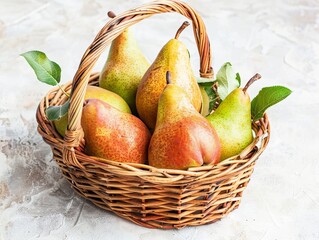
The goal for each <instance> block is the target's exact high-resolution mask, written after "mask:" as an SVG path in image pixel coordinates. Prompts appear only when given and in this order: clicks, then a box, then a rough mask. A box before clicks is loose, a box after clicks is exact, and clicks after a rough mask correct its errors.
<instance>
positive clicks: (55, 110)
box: [45, 99, 70, 121]
mask: <svg viewBox="0 0 319 240" xmlns="http://www.w3.org/2000/svg"><path fill="white" fill-rule="evenodd" d="M69 106H70V99H68V100H67V101H66V102H65V103H64V104H63V105H60V106H50V107H48V108H47V109H46V110H45V114H46V115H47V118H48V119H49V120H51V121H52V120H58V119H60V118H61V117H63V116H64V115H65V114H66V113H67V112H68V110H69Z"/></svg>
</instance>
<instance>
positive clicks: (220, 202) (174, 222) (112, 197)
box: [36, 0, 270, 229]
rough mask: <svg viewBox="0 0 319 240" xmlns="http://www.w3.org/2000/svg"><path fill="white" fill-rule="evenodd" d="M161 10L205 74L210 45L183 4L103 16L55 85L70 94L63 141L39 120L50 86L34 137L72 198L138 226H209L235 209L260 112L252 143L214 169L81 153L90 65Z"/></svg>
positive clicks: (250, 165)
mask: <svg viewBox="0 0 319 240" xmlns="http://www.w3.org/2000/svg"><path fill="white" fill-rule="evenodd" d="M165 12H177V13H180V14H182V15H184V16H185V17H187V18H189V19H190V20H191V21H192V24H193V30H194V37H195V41H196V44H197V47H198V52H199V55H200V61H201V62H200V74H201V76H202V77H213V70H212V67H211V51H210V43H209V39H208V36H207V34H206V30H205V25H204V23H203V21H202V19H201V17H200V16H199V15H198V14H197V13H196V12H195V10H194V9H192V8H191V7H190V6H189V5H187V4H186V3H183V2H180V1H175V0H160V1H155V2H152V3H150V4H146V5H143V6H141V7H139V8H136V9H133V10H130V11H127V12H124V13H123V14H120V15H118V16H117V17H115V18H114V19H111V20H110V21H109V22H108V23H107V24H106V25H105V26H104V27H103V28H102V29H101V30H100V32H99V33H98V34H97V36H96V38H95V39H94V41H93V42H92V44H91V45H90V46H89V47H88V49H87V50H86V52H85V53H84V55H83V58H82V59H81V62H80V65H79V68H78V70H77V72H76V74H75V76H74V79H73V81H72V83H71V82H70V83H68V84H66V85H64V86H63V90H64V91H66V92H69V93H71V102H70V108H69V112H68V114H69V117H68V130H67V132H66V135H65V137H64V138H61V136H60V135H59V134H58V133H57V131H56V130H55V128H54V126H53V124H52V122H51V121H49V120H48V119H47V118H46V115H45V109H46V108H47V107H49V106H55V105H60V104H63V103H64V102H65V101H66V100H67V98H66V97H65V95H64V94H63V91H62V90H61V89H59V88H54V89H52V90H51V91H50V92H49V93H48V94H47V95H46V96H45V97H44V98H43V99H42V101H41V102H40V104H39V107H38V110H37V115H36V117H37V121H38V131H39V133H40V134H41V136H42V137H43V139H44V141H45V142H46V143H48V144H49V145H50V147H51V149H52V152H53V157H54V159H55V160H56V162H57V163H58V165H59V168H60V169H61V171H62V173H63V175H64V176H65V178H66V179H67V180H68V181H69V182H70V184H71V186H72V187H73V188H74V189H75V190H76V191H77V192H78V193H79V194H80V195H82V196H83V197H84V198H86V199H89V200H90V201H91V202H93V203H94V204H95V205H97V206H99V207H101V208H103V209H106V210H109V211H112V212H114V213H115V214H117V215H119V216H121V217H123V218H125V219H128V220H130V221H132V222H134V223H136V224H138V225H142V226H145V227H149V228H165V229H170V228H182V227H185V226H195V225H203V224H207V223H212V222H215V221H217V220H219V219H221V218H222V217H224V216H225V215H226V214H228V213H229V212H231V211H232V210H233V209H235V208H237V207H238V206H239V203H240V200H241V197H242V193H243V191H244V189H245V188H246V186H247V184H248V182H249V180H250V176H251V174H252V172H253V169H254V165H255V162H256V160H257V159H258V157H259V156H260V154H261V153H262V152H263V151H264V149H265V148H266V146H267V144H268V141H269V136H270V135H269V134H270V125H269V121H268V118H267V115H266V114H265V115H264V117H263V118H262V119H260V120H259V121H258V122H255V123H253V130H254V132H255V139H254V141H253V143H252V144H251V145H249V146H248V147H247V148H246V149H245V150H244V151H243V152H242V153H241V154H240V155H238V156H234V157H232V158H229V159H226V160H224V161H222V162H221V163H219V164H217V165H215V166H212V165H206V166H201V167H196V168H191V169H189V170H187V171H184V170H170V169H157V168H154V167H151V166H148V165H143V164H133V163H129V164H125V163H119V162H114V161H110V160H107V159H101V158H96V157H92V156H87V155H85V154H84V153H83V145H84V144H85V143H84V140H83V134H82V131H81V124H80V122H81V114H82V103H83V100H84V95H85V91H86V87H87V85H88V84H90V85H97V84H98V73H94V74H92V73H91V71H92V68H93V67H94V64H95V63H96V61H97V60H98V58H99V56H100V55H101V53H102V52H103V50H104V49H105V47H106V46H107V45H108V44H110V43H111V42H112V40H113V39H114V38H116V37H117V36H118V35H119V34H120V33H121V32H122V31H124V29H125V28H127V27H129V26H131V25H133V24H135V23H137V22H139V21H141V20H143V19H145V18H148V17H151V16H152V15H155V14H160V13H165Z"/></svg>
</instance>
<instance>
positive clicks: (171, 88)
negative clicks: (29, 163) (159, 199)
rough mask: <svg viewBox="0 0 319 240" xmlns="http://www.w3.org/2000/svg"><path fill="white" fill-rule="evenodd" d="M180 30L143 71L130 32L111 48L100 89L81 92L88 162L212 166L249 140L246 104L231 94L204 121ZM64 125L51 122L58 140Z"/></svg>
mask: <svg viewBox="0 0 319 240" xmlns="http://www.w3.org/2000/svg"><path fill="white" fill-rule="evenodd" d="M187 25H188V23H187V22H184V23H183V25H182V26H181V27H180V28H179V29H178V31H177V33H176V35H175V37H174V38H173V39H171V40H169V41H168V42H167V43H166V44H165V45H164V46H163V48H162V49H161V50H160V52H159V53H158V55H157V57H156V59H155V60H154V62H153V63H152V64H151V65H150V64H149V63H148V61H147V60H146V58H145V57H144V55H143V54H142V52H141V50H140V49H139V48H138V46H137V42H136V40H135V39H134V36H133V35H132V32H131V30H130V29H126V30H125V31H124V32H122V33H121V34H120V35H119V36H118V37H117V38H116V39H114V41H113V42H112V45H111V48H110V51H109V56H108V58H107V61H106V63H105V65H104V67H103V70H102V71H101V74H100V78H99V86H98V87H94V86H88V88H87V92H86V96H85V102H84V105H83V112H82V118H81V125H82V128H83V132H84V139H85V152H86V154H88V155H92V156H97V157H101V158H106V159H110V160H114V161H120V162H131V163H142V164H149V165H151V166H154V167H158V168H167V169H188V168H190V167H197V166H201V165H203V164H217V163H218V162H219V161H221V160H223V159H226V158H228V157H230V156H233V155H236V154H239V153H240V152H241V151H242V150H243V149H244V148H245V147H246V146H247V145H249V144H250V143H251V142H252V140H253V135H252V127H251V116H250V99H249V96H248V94H247V93H246V89H247V88H244V89H240V88H238V89H235V90H234V91H233V92H232V93H230V94H229V95H228V96H227V98H226V99H225V100H224V101H223V102H222V103H221V105H220V106H219V107H218V108H217V109H216V111H214V112H213V113H211V114H210V115H208V116H203V115H201V114H200V113H199V112H200V110H201V105H202V95H201V91H200V88H199V86H198V83H197V81H196V78H195V77H194V74H193V72H192V68H191V64H190V57H189V52H188V50H187V48H186V46H185V45H184V44H183V43H182V42H181V41H180V40H179V39H178V37H179V35H180V33H181V32H182V31H183V29H184V28H185V27H186V26H187ZM66 118H67V117H64V119H63V118H62V119H60V120H58V121H56V122H55V125H56V128H57V130H58V132H59V133H60V134H61V135H62V136H63V135H64V132H65V129H66V122H67V119H66Z"/></svg>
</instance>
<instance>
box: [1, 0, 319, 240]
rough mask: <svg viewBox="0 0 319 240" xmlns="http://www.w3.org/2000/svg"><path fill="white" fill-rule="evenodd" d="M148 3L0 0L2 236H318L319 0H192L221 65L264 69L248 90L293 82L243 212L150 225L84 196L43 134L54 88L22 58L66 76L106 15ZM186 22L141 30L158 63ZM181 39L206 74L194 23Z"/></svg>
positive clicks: (177, 19)
mask: <svg viewBox="0 0 319 240" xmlns="http://www.w3.org/2000/svg"><path fill="white" fill-rule="evenodd" d="M144 2H147V1H146V0H143V1H124V0H121V1H115V0H113V1H97V0H83V1H76V0H68V1H62V0H52V1H40V0H38V1H36V0H30V1H22V0H11V1H5V0H0V53H1V54H0V81H1V87H0V149H1V152H0V239H1V240H2V239H3V240H9V239H10V240H16V239H46V240H49V239H50V240H53V239H54V240H55V239H68V240H71V239H86V240H88V239H97V240H98V239H120V238H121V239H130V240H137V239H139V240H148V239H152V240H157V239H158V240H159V239H171V240H181V239H186V240H193V239H254V240H255V239H263V240H268V239H269V240H272V239H307V240H315V239H319V187H318V185H319V159H318V156H319V150H318V149H319V148H318V144H319V139H318V136H319V130H318V124H317V122H318V120H319V113H318V109H319V97H318V92H319V86H318V79H317V78H318V76H319V2H318V0H282V1H277V0H268V1H256V0H246V1H244V0H237V1H235V0H232V1H223V0H214V1H207V0H193V1H188V2H189V3H190V4H191V5H192V6H193V7H194V8H196V9H197V10H198V11H199V13H200V14H201V16H202V17H203V19H204V21H205V23H206V26H207V29H208V33H209V37H210V40H211V44H212V48H213V54H214V58H213V66H214V68H215V69H216V70H217V69H218V68H219V67H220V66H221V65H222V64H223V63H224V62H226V61H230V62H232V64H233V66H234V68H235V70H237V71H239V72H240V73H241V76H242V79H243V81H246V80H247V79H248V78H249V77H251V76H252V75H253V74H254V73H255V72H259V73H260V74H261V75H262V76H263V80H262V81H259V82H256V83H255V84H254V86H253V87H252V88H251V89H250V94H251V95H252V96H254V95H255V94H256V93H257V92H258V90H259V89H260V88H261V87H264V86H270V85H285V86H288V87H289V88H291V89H292V90H293V94H292V95H291V96H290V97H289V98H288V99H287V100H285V101H284V102H283V103H281V104H279V105H277V106H275V107H273V108H272V109H270V110H269V111H268V114H269V117H270V121H271V125H272V136H271V141H270V144H269V145H268V148H267V149H266V151H265V152H264V153H263V154H262V156H261V157H260V159H259V160H258V162H257V165H256V167H255V171H254V173H253V176H252V179H251V182H250V184H249V185H248V187H247V189H246V191H245V192H244V196H243V200H242V203H241V205H240V207H239V209H237V210H235V211H234V212H232V213H231V214H229V215H228V216H227V217H225V218H224V219H223V220H221V221H219V222H217V223H214V224H211V225H206V226H200V227H191V228H185V229H182V230H169V231H162V230H151V229H145V228H142V227H139V226H136V225H134V224H132V223H130V222H128V221H126V220H123V219H121V218H119V217H117V216H115V215H114V214H112V213H109V212H105V211H103V210H100V209H98V208H97V207H95V206H93V205H92V204H90V203H89V202H87V201H85V200H83V199H82V198H80V197H78V196H77V195H75V194H74V192H73V190H72V189H71V188H70V186H69V185H68V183H67V182H66V181H65V180H64V179H63V178H62V176H61V174H60V172H59V170H58V168H57V165H56V163H55V162H54V161H53V160H52V154H51V152H50V149H49V146H48V145H46V144H45V143H44V142H43V141H42V139H41V137H40V136H39V135H38V133H37V131H36V121H35V111H36V107H37V104H38V103H39V101H40V99H41V98H42V97H43V96H44V95H45V94H46V92H47V91H48V90H49V87H48V86H46V85H44V84H41V83H39V82H38V81H37V80H36V79H35V77H34V74H33V72H32V71H31V70H30V68H29V67H28V66H27V64H26V62H25V61H24V60H23V59H22V58H21V57H19V54H20V53H22V52H25V51H28V50H32V49H38V50H42V51H44V52H46V53H47V54H48V56H49V57H50V58H51V59H53V60H55V61H57V62H58V63H59V64H60V65H61V66H62V70H63V72H62V81H63V82H66V81H68V80H70V79H72V77H73V74H74V73H75V71H76V69H77V65H78V63H79V60H80V58H81V56H82V54H83V53H84V51H85V49H86V47H87V46H88V45H89V44H90V43H91V41H92V40H93V38H94V37H95V34H96V33H97V32H98V30H99V29H100V28H101V27H102V26H103V24H104V23H105V22H106V21H107V16H106V13H107V11H108V10H113V11H115V12H117V13H119V12H122V11H124V10H127V9H129V8H132V7H135V6H138V5H140V4H141V3H144ZM183 20H184V18H183V17H181V16H179V15H177V14H169V15H168V14H167V15H163V14H162V15H160V16H155V17H152V18H150V19H148V20H145V21H143V22H141V23H139V24H138V25H137V26H136V27H134V28H135V32H136V37H137V38H138V40H139V41H140V45H141V48H142V49H143V51H144V52H145V54H146V56H147V57H148V58H149V59H150V60H153V59H154V57H155V56H156V54H157V52H158V51H159V49H160V48H161V46H162V45H164V43H165V42H167V41H168V39H170V38H171V37H173V34H174V33H175V31H176V29H177V27H178V26H179V25H180V24H181V22H182V21H183ZM181 39H182V40H183V41H184V42H185V43H186V44H187V46H188V48H189V50H190V53H191V56H192V62H193V66H194V70H196V71H197V69H198V56H197V52H196V48H195V43H194V41H193V36H192V31H191V29H190V28H189V29H187V30H185V32H184V33H183V34H182V35H181ZM106 53H107V52H105V54H104V55H103V56H102V58H101V61H99V62H98V64H97V66H96V69H97V70H99V69H100V68H101V67H102V64H103V62H104V60H105V57H106ZM196 71H195V72H196Z"/></svg>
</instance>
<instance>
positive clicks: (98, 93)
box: [53, 86, 131, 137]
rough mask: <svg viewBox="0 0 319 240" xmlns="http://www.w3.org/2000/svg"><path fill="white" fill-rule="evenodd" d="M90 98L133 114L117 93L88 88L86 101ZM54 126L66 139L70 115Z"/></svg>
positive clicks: (54, 122)
mask: <svg viewBox="0 0 319 240" xmlns="http://www.w3.org/2000/svg"><path fill="white" fill-rule="evenodd" d="M89 98H96V99H100V100H102V101H104V102H106V103H108V104H110V105H111V106H113V107H115V108H117V109H118V110H120V111H122V112H126V113H131V109H130V107H129V106H128V105H127V103H126V102H125V101H124V99H123V98H121V97H120V96H119V95H117V94H116V93H113V92H111V91H108V90H106V89H103V88H100V87H96V86H88V87H87V89H86V92H85V97H84V99H89ZM53 124H54V127H55V129H56V130H57V131H58V133H59V134H60V135H61V136H62V137H64V135H65V131H66V128H67V124H68V115H67V114H65V115H64V116H63V117H61V118H60V119H58V120H54V121H53Z"/></svg>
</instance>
